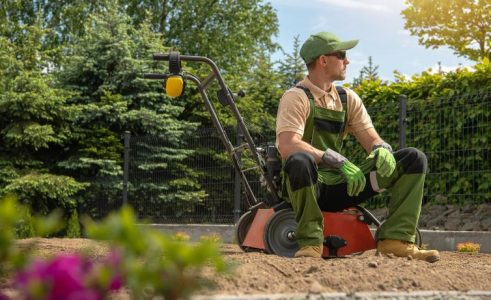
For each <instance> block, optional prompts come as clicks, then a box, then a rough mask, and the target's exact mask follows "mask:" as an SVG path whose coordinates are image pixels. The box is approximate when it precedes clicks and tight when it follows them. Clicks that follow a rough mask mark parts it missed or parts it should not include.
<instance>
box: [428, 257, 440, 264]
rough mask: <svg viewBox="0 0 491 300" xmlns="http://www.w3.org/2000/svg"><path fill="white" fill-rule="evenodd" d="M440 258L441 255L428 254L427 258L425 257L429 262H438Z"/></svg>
mask: <svg viewBox="0 0 491 300" xmlns="http://www.w3.org/2000/svg"><path fill="white" fill-rule="evenodd" d="M439 260H440V256H428V257H427V258H425V261H427V262H429V263H434V262H437V261H439Z"/></svg>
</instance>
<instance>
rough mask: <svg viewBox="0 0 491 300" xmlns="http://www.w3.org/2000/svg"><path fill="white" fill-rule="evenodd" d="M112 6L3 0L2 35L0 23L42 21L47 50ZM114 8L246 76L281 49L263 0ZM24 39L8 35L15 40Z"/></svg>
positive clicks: (138, 0)
mask: <svg viewBox="0 0 491 300" xmlns="http://www.w3.org/2000/svg"><path fill="white" fill-rule="evenodd" d="M112 2H113V1H108V0H101V1H99V0H87V1H76V0H67V1H45V0H43V1H41V0H2V5H1V6H0V30H1V31H3V32H6V31H5V30H2V25H1V24H8V23H13V24H33V22H34V20H36V18H39V19H40V20H42V22H41V24H40V26H41V28H49V29H51V30H52V31H51V32H52V34H50V35H48V36H46V37H45V39H44V40H43V46H44V47H45V48H46V49H49V48H51V47H57V46H59V45H64V44H66V43H68V42H72V41H74V39H75V38H77V37H81V36H84V35H85V34H86V30H87V28H86V26H84V24H85V21H86V20H87V19H88V17H89V16H90V15H91V14H97V13H103V12H105V11H107V8H108V7H109V6H110V5H112ZM115 5H117V6H118V7H120V8H121V10H123V11H122V12H123V13H126V14H127V15H128V16H129V18H130V19H129V22H130V24H131V25H132V26H136V27H138V26H140V25H141V24H143V23H148V24H149V28H150V30H151V31H152V32H155V33H160V34H162V36H164V37H165V39H166V43H167V44H168V46H170V47H172V48H175V49H178V50H179V51H181V52H182V53H183V54H189V55H201V56H207V57H209V58H211V59H213V60H214V61H216V63H217V64H218V65H219V66H220V67H221V68H224V69H226V70H228V71H229V72H239V71H240V72H244V71H248V70H249V69H248V67H249V66H250V65H251V64H252V62H253V61H254V60H255V59H256V55H257V54H258V53H259V52H261V51H262V49H267V50H268V51H270V52H272V51H274V50H276V48H277V45H276V44H275V43H274V42H273V41H272V36H273V35H275V34H277V33H278V18H277V16H276V13H275V11H274V9H273V7H272V5H271V4H270V3H267V2H266V3H263V1H262V0H240V1H236V0H203V1H194V0H166V1H157V0H117V1H116V3H115ZM20 34H21V33H20V32H18V31H13V30H10V31H8V35H9V36H10V37H12V38H15V37H16V36H17V37H18V36H19V35H20ZM58 58H61V57H58Z"/></svg>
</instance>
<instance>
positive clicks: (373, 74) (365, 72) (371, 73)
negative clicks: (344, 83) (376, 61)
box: [353, 56, 379, 87]
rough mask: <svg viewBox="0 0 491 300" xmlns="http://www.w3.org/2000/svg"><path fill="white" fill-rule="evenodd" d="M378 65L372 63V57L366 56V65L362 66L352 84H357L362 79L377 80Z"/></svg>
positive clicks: (355, 85)
mask: <svg viewBox="0 0 491 300" xmlns="http://www.w3.org/2000/svg"><path fill="white" fill-rule="evenodd" d="M377 70H378V66H375V65H373V61H372V57H371V56H369V57H368V66H363V67H362V68H361V70H360V74H359V75H358V78H355V79H354V80H353V86H354V87H357V86H359V85H360V84H361V83H362V82H363V81H364V80H368V81H375V80H378V79H379V77H378V73H377Z"/></svg>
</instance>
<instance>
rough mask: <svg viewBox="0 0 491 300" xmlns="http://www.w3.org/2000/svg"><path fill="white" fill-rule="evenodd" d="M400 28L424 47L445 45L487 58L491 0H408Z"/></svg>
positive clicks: (490, 45)
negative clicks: (403, 21)
mask: <svg viewBox="0 0 491 300" xmlns="http://www.w3.org/2000/svg"><path fill="white" fill-rule="evenodd" d="M407 4H408V7H407V8H406V9H404V10H403V11H402V15H403V16H404V18H405V19H406V23H405V25H404V28H406V29H408V30H409V31H410V32H411V34H412V35H415V36H417V37H419V43H420V44H422V45H424V46H425V47H426V48H434V49H435V48H439V47H442V46H448V47H450V49H453V50H454V52H455V53H456V54H458V55H460V56H464V57H467V58H469V59H470V60H474V61H478V60H479V59H483V58H485V57H487V58H488V59H491V52H490V48H491V0H437V1H435V0H408V1H407Z"/></svg>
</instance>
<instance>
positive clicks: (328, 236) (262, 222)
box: [144, 52, 421, 258]
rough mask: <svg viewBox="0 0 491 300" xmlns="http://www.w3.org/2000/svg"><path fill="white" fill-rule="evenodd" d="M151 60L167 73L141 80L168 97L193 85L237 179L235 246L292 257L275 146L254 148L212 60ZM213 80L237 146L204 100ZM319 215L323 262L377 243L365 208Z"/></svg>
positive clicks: (290, 217)
mask: <svg viewBox="0 0 491 300" xmlns="http://www.w3.org/2000/svg"><path fill="white" fill-rule="evenodd" d="M153 59H154V60H156V61H167V62H168V65H169V69H168V72H167V73H163V74H155V73H152V74H144V78H147V79H157V80H163V81H164V83H165V91H166V93H167V95H169V96H171V97H177V96H180V95H181V94H182V92H183V90H184V88H185V84H186V82H188V81H192V82H194V83H195V84H196V86H197V88H198V90H199V92H200V93H201V97H202V99H203V101H204V105H205V107H206V109H207V110H208V112H209V114H210V116H211V121H212V123H213V125H214V126H215V128H216V130H217V132H218V135H219V138H220V139H221V141H222V143H223V145H224V146H225V148H226V150H227V152H228V154H229V156H230V158H231V160H232V164H233V166H234V168H235V169H236V171H237V172H238V174H239V175H240V179H241V181H242V185H243V188H244V192H245V196H246V197H245V198H246V201H247V206H248V210H247V211H246V212H245V213H244V214H242V216H241V217H240V219H239V221H238V222H237V224H236V241H237V243H238V245H239V246H240V248H241V249H242V250H244V251H262V252H266V253H270V254H276V255H279V256H286V257H293V255H294V254H295V252H296V251H297V250H298V248H299V247H298V244H297V243H296V241H295V230H296V228H297V223H296V221H295V214H294V212H293V210H292V208H291V205H290V204H289V203H288V202H287V201H286V199H282V197H281V190H282V180H281V158H280V157H279V154H278V151H277V149H276V148H275V146H272V145H266V146H265V147H256V145H255V143H254V141H253V139H252V137H251V135H250V133H249V130H248V129H247V126H246V124H245V122H244V120H243V118H242V116H241V114H240V112H239V110H238V108H237V106H236V105H235V100H236V98H235V97H236V95H234V94H233V93H232V91H231V90H230V89H229V88H228V87H227V85H226V84H225V81H224V79H223V77H222V76H221V74H220V71H219V69H218V67H217V65H216V64H215V63H214V62H213V61H212V60H211V59H209V58H206V57H201V56H188V55H180V54H179V52H169V53H168V54H154V55H153ZM182 61H186V62H196V63H201V64H206V65H208V66H209V67H210V69H211V71H210V73H209V74H208V76H207V77H205V78H204V79H199V78H198V77H197V76H194V75H192V74H189V73H183V72H182V66H181V62H182ZM213 81H216V82H217V83H218V91H217V94H216V97H217V99H218V102H219V103H220V104H221V105H223V106H224V107H227V108H228V109H229V110H230V112H231V113H232V116H233V117H234V118H235V119H236V120H237V125H238V128H240V130H241V132H242V134H243V141H242V144H241V145H239V146H237V147H236V146H234V145H233V144H232V142H231V140H230V138H229V137H228V136H227V134H226V132H225V130H224V128H223V125H222V122H221V121H220V120H219V117H218V114H217V111H216V109H215V107H214V104H213V103H212V102H211V101H210V98H209V97H208V92H207V90H208V89H209V88H210V85H211V83H212V82H213ZM245 150H249V151H250V152H251V156H252V159H253V161H254V163H255V166H254V167H252V168H247V169H243V168H242V166H241V163H240V158H239V156H240V153H241V152H242V151H245ZM251 171H255V172H259V176H260V177H261V183H262V186H263V187H264V188H265V190H266V193H267V197H266V198H265V199H263V200H260V199H258V198H257V197H256V195H255V194H254V192H253V190H252V189H251V186H250V184H249V181H248V178H247V176H246V173H248V172H251ZM323 216H324V238H325V239H324V250H323V255H322V256H323V257H324V258H330V257H343V256H347V255H350V254H355V253H360V252H363V251H366V250H369V249H374V248H375V247H376V241H375V238H374V235H373V234H372V232H371V231H370V227H369V226H370V225H372V226H374V227H375V228H377V227H379V226H380V224H381V223H380V221H379V220H377V218H376V217H375V216H373V215H372V214H371V213H370V212H369V211H368V210H367V209H365V208H363V207H361V206H356V207H353V208H351V209H347V210H344V211H340V212H323ZM417 233H418V234H417V239H418V243H419V244H421V236H420V233H419V230H418V231H417Z"/></svg>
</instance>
